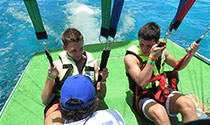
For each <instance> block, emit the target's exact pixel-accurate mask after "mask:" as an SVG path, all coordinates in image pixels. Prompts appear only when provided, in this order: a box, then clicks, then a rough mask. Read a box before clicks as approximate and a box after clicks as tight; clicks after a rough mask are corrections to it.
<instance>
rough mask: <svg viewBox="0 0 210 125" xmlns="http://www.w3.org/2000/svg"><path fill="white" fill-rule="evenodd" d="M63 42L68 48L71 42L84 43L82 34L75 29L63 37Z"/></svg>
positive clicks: (67, 31)
mask: <svg viewBox="0 0 210 125" xmlns="http://www.w3.org/2000/svg"><path fill="white" fill-rule="evenodd" d="M62 41H63V44H64V46H66V47H67V45H68V43H69V42H80V41H82V42H83V36H82V34H81V33H80V32H79V31H78V30H77V29H75V28H68V29H66V30H65V31H64V33H63V35H62Z"/></svg>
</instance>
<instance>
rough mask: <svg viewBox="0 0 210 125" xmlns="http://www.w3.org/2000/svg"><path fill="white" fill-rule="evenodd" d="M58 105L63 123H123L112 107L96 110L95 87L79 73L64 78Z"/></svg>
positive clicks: (88, 124) (75, 124)
mask: <svg viewBox="0 0 210 125" xmlns="http://www.w3.org/2000/svg"><path fill="white" fill-rule="evenodd" d="M59 107H60V111H61V116H62V119H63V123H64V124H69V125H80V124H86V125H93V124H94V125H95V124H97V125H103V124H113V125H124V124H125V122H124V119H123V117H122V116H121V114H120V113H119V112H118V111H116V110H114V109H107V110H99V111H96V109H97V107H98V98H97V96H96V91H95V87H94V85H93V83H92V81H91V79H90V78H89V77H87V76H84V75H81V74H78V75H74V76H70V77H68V78H67V79H66V80H65V82H64V85H63V86H62V88H61V103H60V105H59ZM54 121H56V120H54Z"/></svg>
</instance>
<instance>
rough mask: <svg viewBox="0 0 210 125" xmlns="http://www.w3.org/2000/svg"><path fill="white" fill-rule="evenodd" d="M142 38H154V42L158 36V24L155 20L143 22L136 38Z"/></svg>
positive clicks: (149, 39)
mask: <svg viewBox="0 0 210 125" xmlns="http://www.w3.org/2000/svg"><path fill="white" fill-rule="evenodd" d="M141 38H142V39H144V40H148V41H151V40H153V39H154V40H155V43H157V41H158V40H159V38H160V26H158V25H157V24H156V23H155V22H149V23H147V24H145V25H144V26H143V27H142V28H141V29H140V30H139V33H138V39H139V40H140V39H141Z"/></svg>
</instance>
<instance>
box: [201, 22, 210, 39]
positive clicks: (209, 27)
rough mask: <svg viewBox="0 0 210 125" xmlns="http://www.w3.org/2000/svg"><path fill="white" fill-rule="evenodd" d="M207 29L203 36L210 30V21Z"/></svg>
mask: <svg viewBox="0 0 210 125" xmlns="http://www.w3.org/2000/svg"><path fill="white" fill-rule="evenodd" d="M206 29H207V30H206V32H205V33H204V34H203V35H202V36H204V35H206V33H207V32H208V31H209V30H210V23H209V24H208V25H207V26H206Z"/></svg>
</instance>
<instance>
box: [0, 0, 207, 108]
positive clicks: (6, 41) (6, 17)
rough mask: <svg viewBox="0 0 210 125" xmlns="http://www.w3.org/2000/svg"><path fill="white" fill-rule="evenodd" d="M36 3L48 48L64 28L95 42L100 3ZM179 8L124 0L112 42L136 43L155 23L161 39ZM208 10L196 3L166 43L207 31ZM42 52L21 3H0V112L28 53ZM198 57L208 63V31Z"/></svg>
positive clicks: (159, 0)
mask: <svg viewBox="0 0 210 125" xmlns="http://www.w3.org/2000/svg"><path fill="white" fill-rule="evenodd" d="M37 2H38V5H39V8H40V13H41V16H42V20H43V22H44V27H45V30H46V31H47V33H48V36H49V39H50V43H49V44H48V48H49V49H50V50H53V49H58V48H61V47H62V44H61V35H62V33H63V31H64V30H65V29H66V28H67V27H74V28H77V29H79V30H80V31H81V32H82V34H83V35H84V38H85V44H94V43H99V40H98V37H99V31H100V26H101V8H100V4H101V3H100V0H37ZM178 4H179V0H156V1H154V0H125V3H124V8H123V11H122V15H121V18H120V22H119V25H118V32H117V35H116V41H124V40H135V39H137V33H138V30H139V28H140V27H141V26H143V25H144V24H145V23H147V22H149V21H155V22H157V23H158V24H159V25H160V26H161V37H164V36H165V34H166V30H167V28H168V26H169V24H170V22H171V20H172V19H173V17H174V15H175V13H176V11H177V7H178ZM209 12H210V1H209V0H197V1H196V2H195V3H194V5H193V7H192V8H191V9H190V11H189V12H188V14H187V15H186V17H185V18H184V20H183V21H182V24H181V25H180V27H179V28H178V30H177V32H176V34H174V35H173V36H171V37H170V39H171V40H172V41H174V42H175V43H176V44H178V45H180V46H182V47H183V48H188V47H189V46H190V44H191V43H192V42H193V41H196V40H197V39H198V38H199V37H200V35H202V34H203V33H204V32H205V31H206V26H207V24H208V23H210V13H209ZM43 50H44V48H43V46H42V45H40V44H38V43H37V41H36V36H35V33H34V29H33V26H32V24H31V21H30V18H29V16H28V13H27V11H26V8H25V6H24V3H23V1H19V0H1V1H0V109H1V108H2V107H3V105H4V103H5V101H6V100H7V98H8V96H9V95H10V93H11V91H12V90H13V88H14V86H15V84H16V83H17V82H18V80H19V78H20V76H21V74H22V73H23V71H24V69H25V67H26V65H27V64H28V62H29V61H30V59H31V58H32V56H33V54H34V53H35V52H38V51H43ZM198 53H199V54H201V55H203V56H205V57H207V58H209V59H210V33H208V34H206V36H205V37H204V39H203V40H202V41H201V46H200V49H199V51H198ZM183 56H184V55H183ZM46 72H47V71H46ZM43 82H44V81H43Z"/></svg>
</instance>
